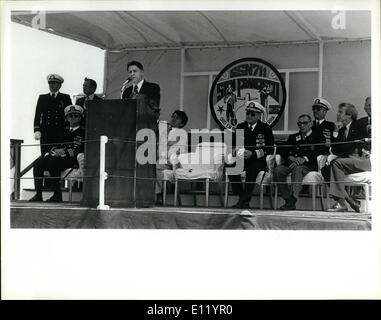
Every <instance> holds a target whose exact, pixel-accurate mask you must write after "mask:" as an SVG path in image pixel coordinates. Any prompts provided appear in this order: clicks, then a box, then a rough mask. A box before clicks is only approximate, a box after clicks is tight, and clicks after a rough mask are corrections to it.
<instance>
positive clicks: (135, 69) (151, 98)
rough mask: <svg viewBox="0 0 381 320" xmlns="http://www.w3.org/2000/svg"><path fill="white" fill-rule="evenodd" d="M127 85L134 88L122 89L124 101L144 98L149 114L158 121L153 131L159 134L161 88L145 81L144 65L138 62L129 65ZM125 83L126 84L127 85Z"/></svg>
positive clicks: (153, 125)
mask: <svg viewBox="0 0 381 320" xmlns="http://www.w3.org/2000/svg"><path fill="white" fill-rule="evenodd" d="M127 72H128V79H127V81H126V82H127V83H130V82H131V83H132V86H129V87H127V88H126V87H125V85H123V87H122V99H136V98H139V97H144V98H145V100H146V103H147V106H148V112H149V114H150V115H152V116H153V119H154V120H155V121H156V122H155V123H152V127H151V129H154V130H155V131H156V132H157V130H158V129H157V120H159V117H160V107H159V106H160V87H159V85H158V84H156V83H151V82H148V81H146V80H145V79H144V70H143V65H142V64H141V63H140V62H138V61H130V62H129V63H128V64H127ZM126 82H125V84H127V83H126Z"/></svg>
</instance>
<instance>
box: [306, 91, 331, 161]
mask: <svg viewBox="0 0 381 320" xmlns="http://www.w3.org/2000/svg"><path fill="white" fill-rule="evenodd" d="M331 109H332V107H331V104H330V103H329V102H328V101H327V100H325V99H322V98H316V99H315V100H314V102H313V105H312V112H313V114H314V118H315V120H314V122H313V126H312V130H313V131H318V132H320V133H322V134H323V135H324V137H325V139H326V142H327V143H330V142H331V140H332V138H333V132H334V131H335V126H336V125H335V124H334V123H333V122H331V121H327V120H325V117H326V114H327V112H328V111H329V110H331ZM324 154H326V155H328V154H329V147H325V148H324Z"/></svg>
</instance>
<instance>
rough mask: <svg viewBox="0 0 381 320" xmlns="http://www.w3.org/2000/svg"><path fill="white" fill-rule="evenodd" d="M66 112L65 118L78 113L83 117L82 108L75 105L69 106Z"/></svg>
mask: <svg viewBox="0 0 381 320" xmlns="http://www.w3.org/2000/svg"><path fill="white" fill-rule="evenodd" d="M64 112H65V116H67V115H69V114H71V113H78V114H80V115H83V108H82V107H81V106H77V105H75V104H72V105H70V106H67V107H66V108H65V109H64Z"/></svg>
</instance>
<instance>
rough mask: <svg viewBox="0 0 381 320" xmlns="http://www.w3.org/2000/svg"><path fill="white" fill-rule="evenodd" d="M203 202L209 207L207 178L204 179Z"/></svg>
mask: <svg viewBox="0 0 381 320" xmlns="http://www.w3.org/2000/svg"><path fill="white" fill-rule="evenodd" d="M205 204H206V206H207V207H209V179H208V178H207V179H206V180H205Z"/></svg>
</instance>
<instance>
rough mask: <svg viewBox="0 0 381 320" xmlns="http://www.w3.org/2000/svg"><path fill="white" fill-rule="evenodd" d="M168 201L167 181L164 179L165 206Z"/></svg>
mask: <svg viewBox="0 0 381 320" xmlns="http://www.w3.org/2000/svg"><path fill="white" fill-rule="evenodd" d="M166 203H167V181H166V180H163V206H165V204H166Z"/></svg>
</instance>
